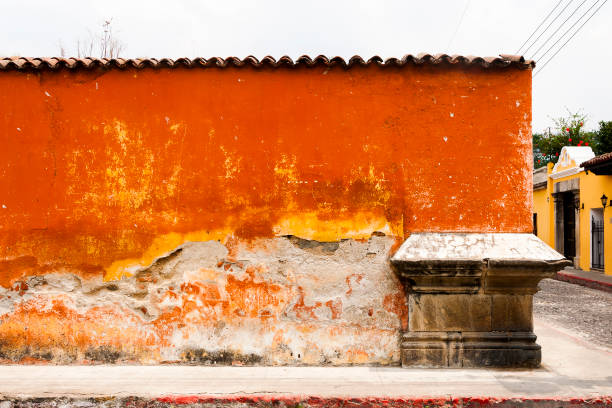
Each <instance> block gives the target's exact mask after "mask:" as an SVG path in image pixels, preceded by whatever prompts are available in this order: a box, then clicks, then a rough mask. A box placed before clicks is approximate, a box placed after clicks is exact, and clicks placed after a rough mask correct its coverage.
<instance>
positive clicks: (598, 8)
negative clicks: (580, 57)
mask: <svg viewBox="0 0 612 408" xmlns="http://www.w3.org/2000/svg"><path fill="white" fill-rule="evenodd" d="M597 2H599V0H597ZM607 2H608V0H604V2H603V3H601V5H600V6H599V7H597V9H596V10H595V11H594V12H593V13H592V14H591V15H590V16H589V18H587V19H586V21H585V22H584V23H582V25H581V26H580V27H578V29H577V30H576V31H575V32H574V34H572V36H571V37H570V38H568V39H567V41H566V42H564V43H563V45H562V46H561V47H559V49H558V50H557V51H556V52H555V53H554V54H553V55H552V57H550V58H549V59H548V60H547V61H546V62H545V63H544V65H542V67H540V69H538V71H537V72H536V73H534V74H533V76H534V77H535V76H536V75H538V74H539V73H540V72H542V70H543V69H544V67H546V65H548V63H549V62H550V61H551V60H552V59H553V58H555V56H556V55H557V54H558V53H559V51H561V50H562V49H563V48H564V47H565V45H566V44H567V43H568V42H570V41H571V40H572V38H574V36H575V35H576V34H578V32H579V31H580V30H581V29H582V27H584V25H585V24H586V23H588V22H589V20H590V19H591V18H593V16H594V15H595V14H597V12H598V11H599V10H600V9H601V8H602V7H603V5H604V4H606V3H607Z"/></svg>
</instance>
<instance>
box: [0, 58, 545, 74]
mask: <svg viewBox="0 0 612 408" xmlns="http://www.w3.org/2000/svg"><path fill="white" fill-rule="evenodd" d="M409 64H413V65H423V64H430V65H438V64H449V65H478V66H481V67H483V68H490V67H516V68H534V67H535V62H534V61H531V60H525V59H524V58H523V57H522V56H518V55H505V54H502V55H500V56H499V57H484V58H483V57H474V56H462V55H447V54H435V55H432V54H418V55H416V56H414V55H411V54H408V55H405V56H404V57H402V58H388V59H386V60H383V59H382V58H381V57H379V56H374V57H372V58H370V59H368V60H367V61H365V60H364V59H363V58H361V57H360V56H358V55H355V56H353V57H351V58H350V59H349V60H348V61H345V60H344V59H343V58H341V57H333V58H328V57H326V56H324V55H318V56H316V57H314V58H311V57H309V56H307V55H303V56H301V57H299V58H297V59H296V60H295V61H294V60H292V59H291V58H290V57H288V56H283V57H281V58H279V59H278V60H276V59H274V58H273V57H270V56H266V57H264V58H262V59H261V60H258V59H257V58H255V57H254V56H252V55H251V56H248V57H246V58H243V59H240V58H236V57H228V58H225V59H223V58H219V57H213V58H208V59H206V58H194V59H189V58H178V59H175V60H172V59H169V58H162V59H156V58H134V59H131V58H130V59H124V58H116V59H109V58H89V57H88V58H58V57H50V58H40V57H36V58H35V57H0V71H9V70H18V71H31V70H55V69H61V68H66V69H71V70H74V69H93V68H105V69H112V68H118V69H125V68H137V69H141V68H147V67H151V68H174V67H188V68H195V67H220V68H224V67H230V66H234V67H242V66H253V67H264V66H270V67H275V68H276V67H284V66H286V67H295V66H301V65H302V66H315V65H327V66H334V65H339V66H342V67H345V68H350V67H352V66H355V65H380V66H398V67H401V66H404V65H409Z"/></svg>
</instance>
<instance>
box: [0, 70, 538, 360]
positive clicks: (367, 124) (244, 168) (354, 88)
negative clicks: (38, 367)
mask: <svg viewBox="0 0 612 408" xmlns="http://www.w3.org/2000/svg"><path fill="white" fill-rule="evenodd" d="M322 74H325V75H322ZM238 79H240V81H238ZM530 81H531V71H529V70H516V69H496V68H489V69H486V70H484V69H481V68H479V67H475V66H472V67H463V68H461V67H447V66H431V65H427V66H411V65H410V66H404V67H401V68H397V69H396V68H391V67H386V68H385V69H381V68H380V67H376V66H367V67H354V68H351V69H344V68H342V67H318V66H315V67H312V68H306V67H296V68H292V69H274V70H272V69H266V68H258V69H255V68H252V67H245V68H226V69H223V70H217V69H183V68H175V69H159V70H150V69H142V70H139V71H138V72H137V75H136V72H132V71H131V70H130V69H126V70H108V71H99V72H98V71H87V72H85V71H83V72H81V71H65V70H60V71H56V72H50V71H39V72H36V73H25V72H14V71H6V72H2V73H0V107H1V108H2V109H0V142H1V143H2V146H3V148H2V149H0V163H1V166H0V192H1V193H0V204H1V207H0V286H1V289H0V343H1V344H0V357H1V358H3V359H5V360H6V361H16V362H28V361H33V362H42V361H51V362H58V363H59V362H85V361H93V362H116V361H137V362H146V363H155V362H166V361H167V362H190V363H202V364H209V363H210V364H212V363H219V364H227V363H230V362H231V363H240V364H395V363H397V361H398V352H399V351H398V345H397V343H398V341H399V340H398V336H399V335H398V333H399V327H400V325H402V324H403V325H405V324H406V321H405V320H406V313H405V304H404V302H403V299H402V298H401V296H400V295H399V294H400V293H401V291H400V288H399V287H398V283H397V282H396V281H395V279H394V278H393V277H392V276H391V273H390V272H389V269H388V257H389V256H390V254H391V253H392V252H393V251H394V249H395V248H397V246H398V244H399V243H400V242H401V240H402V238H403V237H405V236H407V235H409V234H410V233H412V232H416V231H464V232H528V231H530V230H531V228H532V227H531V201H530V200H531V186H530V181H531V169H530V166H531V158H530V154H531V133H530V118H531V116H530V115H531V111H530V110H531V100H530V98H531V82H530ZM466 96H467V97H466ZM449 112H452V115H449ZM502 162H503V163H504V166H500V163H502Z"/></svg>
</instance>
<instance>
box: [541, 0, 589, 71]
mask: <svg viewBox="0 0 612 408" xmlns="http://www.w3.org/2000/svg"><path fill="white" fill-rule="evenodd" d="M598 3H599V0H596V1H595V3H593V4H592V5H591V7H589V9H588V10H587V11H585V12H584V14H583V15H581V16H580V18H579V19H578V20H576V21H574V24H572V25H571V27H570V28H568V29H567V30H565V32H564V33H563V34H562V35H561V37H559V38H558V39H557V41H555V43H554V44H553V45H551V46H550V47H549V48H548V49H547V50H546V52H545V53H544V54H542V55H540V57H539V58H538V59H542V58H544V57H545V56H546V54H548V53H549V52H550V51H551V50H552V49H553V48H555V45H557V44H558V43H559V41H561V40H562V39H563V37H565V36H566V35H567V33H569V32H570V31H571V30H572V28H574V27H576V24H578V23H579V22H580V21H582V19H583V18H584V16H586V15H587V14H589V11H591V10H592V9H593V7H595V6H596V5H597V4H598ZM551 38H552V37H551ZM534 57H535V54H534ZM531 59H535V58H531Z"/></svg>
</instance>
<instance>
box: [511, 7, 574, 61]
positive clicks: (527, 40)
mask: <svg viewBox="0 0 612 408" xmlns="http://www.w3.org/2000/svg"><path fill="white" fill-rule="evenodd" d="M561 3H563V0H559V2H558V3H557V5H556V6H555V7H554V8H553V9H552V10H550V13H548V14H547V15H546V17H544V20H542V22H541V23H540V25H538V27H537V28H536V29H535V30H533V32H532V33H531V35H530V36H529V38H527V39H526V40H525V42H524V43H523V45H521V46H520V47H519V49H518V50H516V52H515V54H516V55H520V53H521V50H522V49H523V47H524V46H525V44H527V43H528V42H529V40H531V37H533V35H534V34H535V33H537V32H538V30H539V29H540V27H542V24H544V23H545V22H546V20H548V17H550V15H551V14H552V13H554V11H555V10H556V9H557V7H559V4H561Z"/></svg>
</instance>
